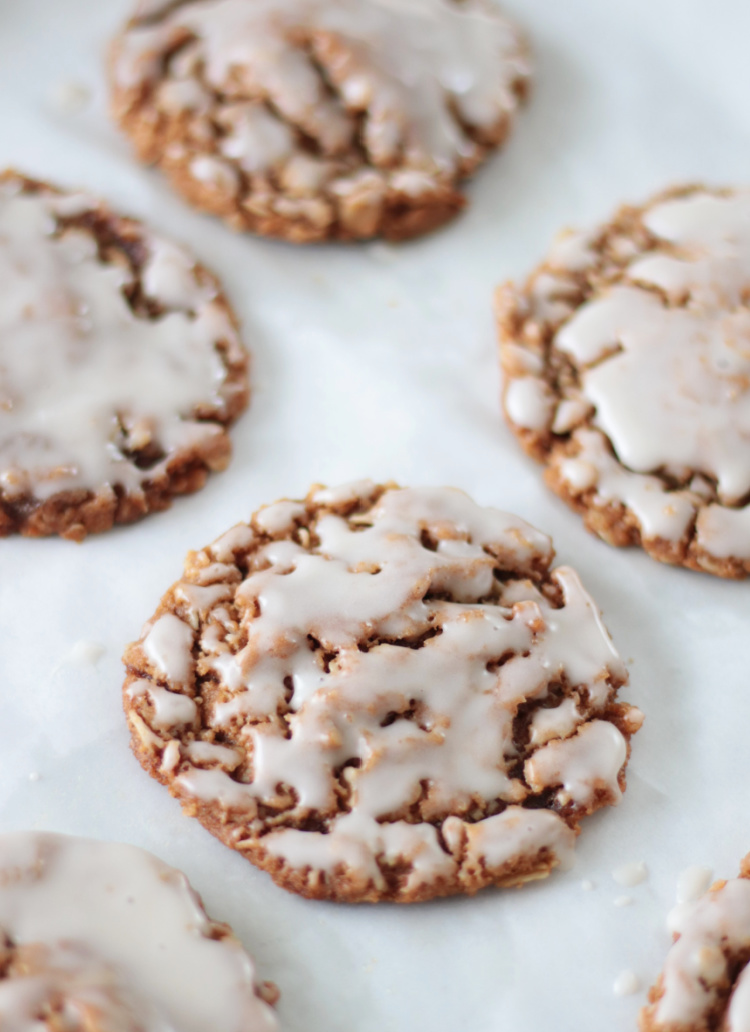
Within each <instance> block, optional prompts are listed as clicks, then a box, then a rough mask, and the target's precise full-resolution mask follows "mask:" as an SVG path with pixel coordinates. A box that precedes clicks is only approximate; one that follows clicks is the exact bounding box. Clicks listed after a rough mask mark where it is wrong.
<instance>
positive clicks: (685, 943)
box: [647, 878, 750, 1032]
mask: <svg viewBox="0 0 750 1032" xmlns="http://www.w3.org/2000/svg"><path fill="white" fill-rule="evenodd" d="M673 930H674V931H675V932H676V933H677V934H678V935H679V938H678V939H677V941H676V942H675V943H674V945H673V946H672V948H671V950H670V951H669V954H668V956H667V960H666V962H665V964H664V971H663V974H662V978H661V983H660V984H661V990H662V992H661V996H660V997H659V999H658V1000H657V1002H656V1004H655V1005H654V1006H653V1007H652V1008H649V1010H650V1011H651V1012H652V1016H653V1020H652V1021H651V1022H650V1023H649V1024H648V1025H647V1027H648V1028H649V1030H651V1029H653V1030H654V1032H658V1030H661V1029H664V1030H666V1029H673V1028H701V1027H704V1025H705V1027H708V1026H707V1024H706V1023H707V1021H708V1019H709V1016H711V1017H712V1020H713V1018H714V1016H715V1014H716V1010H717V1006H718V1007H720V1008H721V1010H722V1011H723V1010H724V1009H725V1008H726V1017H725V1019H724V1024H722V1026H721V1027H722V1028H723V1029H726V1032H750V974H749V971H750V969H749V968H748V967H747V966H746V967H745V968H744V969H743V970H741V971H740V972H739V974H738V975H737V976H736V978H735V980H734V984H733V986H732V987H731V995H730V994H728V993H727V989H728V988H729V982H728V976H729V972H730V970H734V966H735V963H736V961H735V958H736V959H739V958H744V957H746V956H747V953H748V950H750V881H748V880H747V879H746V878H737V879H734V880H732V881H727V882H720V883H718V884H717V886H716V887H714V888H713V889H712V890H711V891H710V892H708V893H706V895H704V896H702V897H701V898H700V899H699V900H698V901H697V902H694V903H689V902H687V903H683V904H682V905H681V907H680V913H679V919H678V920H677V922H676V924H675V926H674V929H673ZM727 997H728V998H727ZM720 1001H721V1002H720Z"/></svg>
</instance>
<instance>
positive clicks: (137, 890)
mask: <svg viewBox="0 0 750 1032" xmlns="http://www.w3.org/2000/svg"><path fill="white" fill-rule="evenodd" d="M277 997H278V992H277V990H276V987H275V986H273V985H272V984H270V983H264V984H262V985H259V984H258V983H257V982H256V980H255V974H254V967H253V962H252V960H251V959H250V957H249V956H248V955H247V953H246V952H245V951H244V949H243V948H242V945H241V944H240V943H239V942H238V940H237V939H235V937H234V935H233V934H232V931H231V929H230V928H229V927H228V926H227V925H224V924H217V923H216V922H215V921H212V920H210V918H208V917H207V915H206V913H205V911H204V909H203V906H202V905H201V901H200V898H199V897H198V895H197V894H196V893H195V892H194V891H193V889H191V887H190V885H189V884H188V881H187V878H186V877H185V875H184V874H181V873H180V872H179V871H176V870H175V869H174V868H173V867H168V866H167V865H166V864H165V863H162V861H161V860H158V859H157V858H156V857H155V856H152V855H151V854H150V853H146V852H145V851H144V850H142V849H136V848H135V847H134V846H126V845H121V844H119V843H113V842H94V841H91V840H89V839H80V838H72V837H69V836H67V835H52V834H46V833H43V832H16V833H13V834H10V835H2V836H0V1026H1V1027H2V1028H3V1029H4V1030H5V1029H7V1032H32V1030H33V1032H164V1030H165V1029H179V1030H180V1032H206V1030H207V1029H211V1032H274V1030H276V1029H278V1027H279V1025H278V1022H277V1020H276V1017H275V1014H274V1011H273V1009H272V1007H271V1006H270V1005H269V1002H267V1001H270V1002H274V1001H275V1000H276V998H277Z"/></svg>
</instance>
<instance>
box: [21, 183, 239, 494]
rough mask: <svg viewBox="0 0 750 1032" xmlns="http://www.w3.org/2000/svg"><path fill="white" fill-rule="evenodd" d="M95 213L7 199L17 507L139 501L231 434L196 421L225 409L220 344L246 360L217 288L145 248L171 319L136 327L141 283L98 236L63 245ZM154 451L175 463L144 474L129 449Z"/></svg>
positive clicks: (82, 206) (154, 290) (189, 266)
mask: <svg viewBox="0 0 750 1032" xmlns="http://www.w3.org/2000/svg"><path fill="white" fill-rule="evenodd" d="M10 185H12V184H10ZM91 208H94V209H95V208H96V202H95V201H92V200H91V199H89V198H84V197H82V196H80V195H75V196H72V197H70V196H69V197H65V196H57V195H54V194H46V193H38V194H34V195H31V194H24V193H21V192H15V193H13V192H12V190H10V189H9V188H8V185H6V187H5V189H2V190H0V489H2V491H3V492H4V493H5V494H6V495H7V496H10V497H13V496H17V495H20V494H23V493H30V494H32V495H33V496H34V497H36V498H39V499H45V498H47V497H49V496H50V495H52V494H55V493H57V492H59V491H64V490H68V489H73V488H89V489H92V490H100V491H105V492H109V493H111V488H112V486H113V485H115V484H119V485H122V486H123V487H124V488H126V489H127V490H129V491H133V492H137V491H138V490H139V488H140V485H141V484H142V483H143V482H144V481H145V480H148V479H154V478H158V477H159V476H160V475H162V474H163V473H164V471H165V470H166V469H167V467H168V464H169V462H170V461H171V459H172V458H173V457H174V455H175V453H176V452H177V451H178V450H180V449H182V448H187V447H193V446H197V445H200V444H201V443H205V442H208V441H210V439H211V438H212V437H213V436H214V435H215V434H217V433H218V432H219V429H218V427H217V426H216V425H215V424H213V423H210V422H198V421H196V420H195V419H193V417H192V413H193V411H194V410H195V408H196V407H197V406H199V405H201V404H203V405H206V404H210V405H211V406H212V407H214V408H215V409H218V410H221V409H222V408H223V407H224V402H223V401H222V398H221V394H220V392H221V387H222V385H223V383H224V381H225V379H226V370H225V367H224V365H223V363H222V361H221V357H220V355H219V353H218V351H217V350H216V343H217V341H219V340H225V341H227V342H228V343H229V344H230V345H231V346H233V347H234V348H237V347H238V342H237V339H236V334H235V333H234V330H233V329H232V327H231V325H230V324H229V320H228V318H227V317H226V315H225V314H224V313H223V311H222V310H221V309H219V307H218V306H217V305H216V303H215V302H214V301H213V300H212V298H213V296H214V294H215V290H214V288H213V287H212V286H208V285H201V284H200V283H199V282H198V279H197V278H196V274H195V271H194V265H193V262H192V260H191V259H190V258H189V257H188V256H187V255H186V254H185V252H184V251H182V250H181V249H180V248H177V247H176V246H175V245H173V244H170V243H168V242H167V241H163V240H160V239H158V238H155V237H146V238H145V240H146V243H147V245H148V246H149V248H150V258H148V260H147V261H146V264H145V267H144V270H143V282H144V286H145V290H146V292H147V293H148V295H149V296H150V297H151V298H152V299H153V300H154V301H156V302H158V303H160V304H162V305H163V306H164V307H165V308H166V309H167V311H166V313H165V314H164V315H163V316H161V317H160V318H158V319H154V320H150V319H146V318H141V317H138V316H136V315H135V314H134V312H133V311H132V310H131V308H130V306H129V305H128V303H127V301H126V298H125V295H124V293H123V290H124V289H125V288H126V287H127V286H128V285H129V283H130V282H131V274H130V272H129V271H127V270H126V269H125V268H123V267H122V266H121V265H118V264H113V263H110V264H105V263H103V262H101V261H100V260H99V258H98V257H97V253H96V245H95V242H94V240H93V237H91V236H89V235H88V234H86V233H84V232H82V231H80V230H76V229H68V230H66V231H64V232H62V233H60V232H58V228H59V224H58V217H61V216H63V215H75V214H81V213H83V212H85V211H86V210H89V209H91ZM144 434H145V436H144ZM124 435H125V436H124ZM150 438H153V439H154V440H156V441H157V442H158V443H159V444H160V445H161V448H162V450H163V451H164V452H165V457H164V458H163V459H161V460H160V461H159V462H158V463H156V465H155V466H154V467H153V468H151V469H149V470H144V469H140V468H139V467H138V466H137V465H136V463H135V461H133V460H132V459H130V458H128V457H127V455H126V454H125V453H124V451H123V450H122V448H129V449H134V448H135V449H137V448H138V447H139V445H140V446H142V445H143V444H145V443H147V442H148V440H149V439H150ZM123 440H124V441H125V443H121V442H123Z"/></svg>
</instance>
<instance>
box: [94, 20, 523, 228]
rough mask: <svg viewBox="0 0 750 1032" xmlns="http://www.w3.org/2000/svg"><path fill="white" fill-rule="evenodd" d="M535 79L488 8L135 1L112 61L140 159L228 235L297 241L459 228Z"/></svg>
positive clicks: (511, 34)
mask: <svg viewBox="0 0 750 1032" xmlns="http://www.w3.org/2000/svg"><path fill="white" fill-rule="evenodd" d="M528 77H529V59H528V54H527V48H526V45H525V42H524V40H523V39H522V38H521V36H520V34H519V32H518V31H517V29H516V28H515V27H514V26H513V25H512V24H511V23H510V22H508V21H507V20H506V19H505V18H504V17H503V16H502V15H501V14H500V13H499V11H498V9H497V8H496V6H495V4H494V3H492V2H490V0H400V2H399V3H393V2H391V0H177V2H173V0H142V2H141V3H140V4H139V5H138V6H137V8H136V11H135V14H134V16H133V18H132V19H131V20H130V22H129V23H128V25H127V26H126V28H125V29H124V31H123V32H122V33H121V35H120V36H119V37H118V38H117V39H116V40H115V43H114V46H113V50H112V56H111V83H112V112H113V116H114V118H115V119H116V120H117V122H119V124H120V125H121V126H122V128H123V129H124V131H125V132H126V133H127V135H128V136H129V137H130V138H131V140H132V141H133V144H134V145H135V149H136V151H137V153H138V156H139V158H140V159H141V160H142V161H145V162H148V163H150V164H157V165H158V166H159V167H160V168H161V169H162V170H163V171H164V172H165V173H166V174H167V176H168V177H169V179H170V181H171V183H172V184H173V186H174V187H175V188H176V189H177V190H178V191H179V192H180V193H181V194H182V195H183V196H184V197H186V198H187V200H188V201H190V203H191V204H193V205H195V206H196V207H198V208H201V209H203V210H206V211H209V212H212V213H213V214H215V215H219V216H221V217H222V218H223V219H225V220H226V221H227V222H228V223H229V224H230V225H231V226H233V227H234V228H235V229H238V230H249V231H251V232H255V233H261V234H264V235H266V236H272V237H282V238H284V239H286V240H291V241H294V242H296V243H303V242H308V241H320V240H359V239H367V238H370V237H376V236H382V237H386V238H387V239H390V240H403V239H406V238H408V237H413V236H417V235H419V234H421V233H426V232H428V231H430V230H432V229H435V228H436V227H437V226H439V225H441V224H442V223H444V222H446V221H447V220H448V219H450V218H452V217H453V216H454V215H455V214H456V213H457V212H458V211H460V209H461V208H462V207H463V206H464V204H465V198H464V196H463V194H462V193H461V190H460V186H459V184H460V181H461V180H462V179H464V178H465V177H466V176H468V175H469V174H470V173H471V172H473V171H474V169H475V168H476V167H477V165H479V164H480V162H481V161H483V160H484V158H485V157H486V156H487V155H488V153H489V152H490V151H491V150H493V149H494V148H496V147H498V146H499V145H500V144H501V143H502V142H503V140H504V139H505V137H506V136H507V134H508V132H509V130H510V127H511V123H512V121H513V118H514V115H515V112H516V109H517V108H518V106H519V103H520V101H521V100H522V98H523V96H524V94H525V92H526V89H527V84H528Z"/></svg>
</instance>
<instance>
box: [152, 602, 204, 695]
mask: <svg viewBox="0 0 750 1032" xmlns="http://www.w3.org/2000/svg"><path fill="white" fill-rule="evenodd" d="M192 647H193V632H192V631H191V629H190V628H189V627H188V625H187V624H186V623H183V622H182V620H180V618H179V617H177V616H175V615H174V614H173V613H165V614H164V616H160V617H159V619H158V620H157V621H156V622H155V624H154V625H153V627H152V628H151V630H150V631H149V632H148V634H147V635H146V638H145V639H144V641H143V651H144V652H145V653H146V656H147V658H148V659H149V660H150V661H151V662H152V663H153V664H154V666H155V667H156V669H157V670H158V671H159V672H160V673H161V674H163V675H164V676H165V677H166V678H168V679H169V680H170V681H176V682H177V683H178V684H182V683H184V682H185V681H187V679H188V677H189V676H190V659H191V656H190V650H191V649H192Z"/></svg>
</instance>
